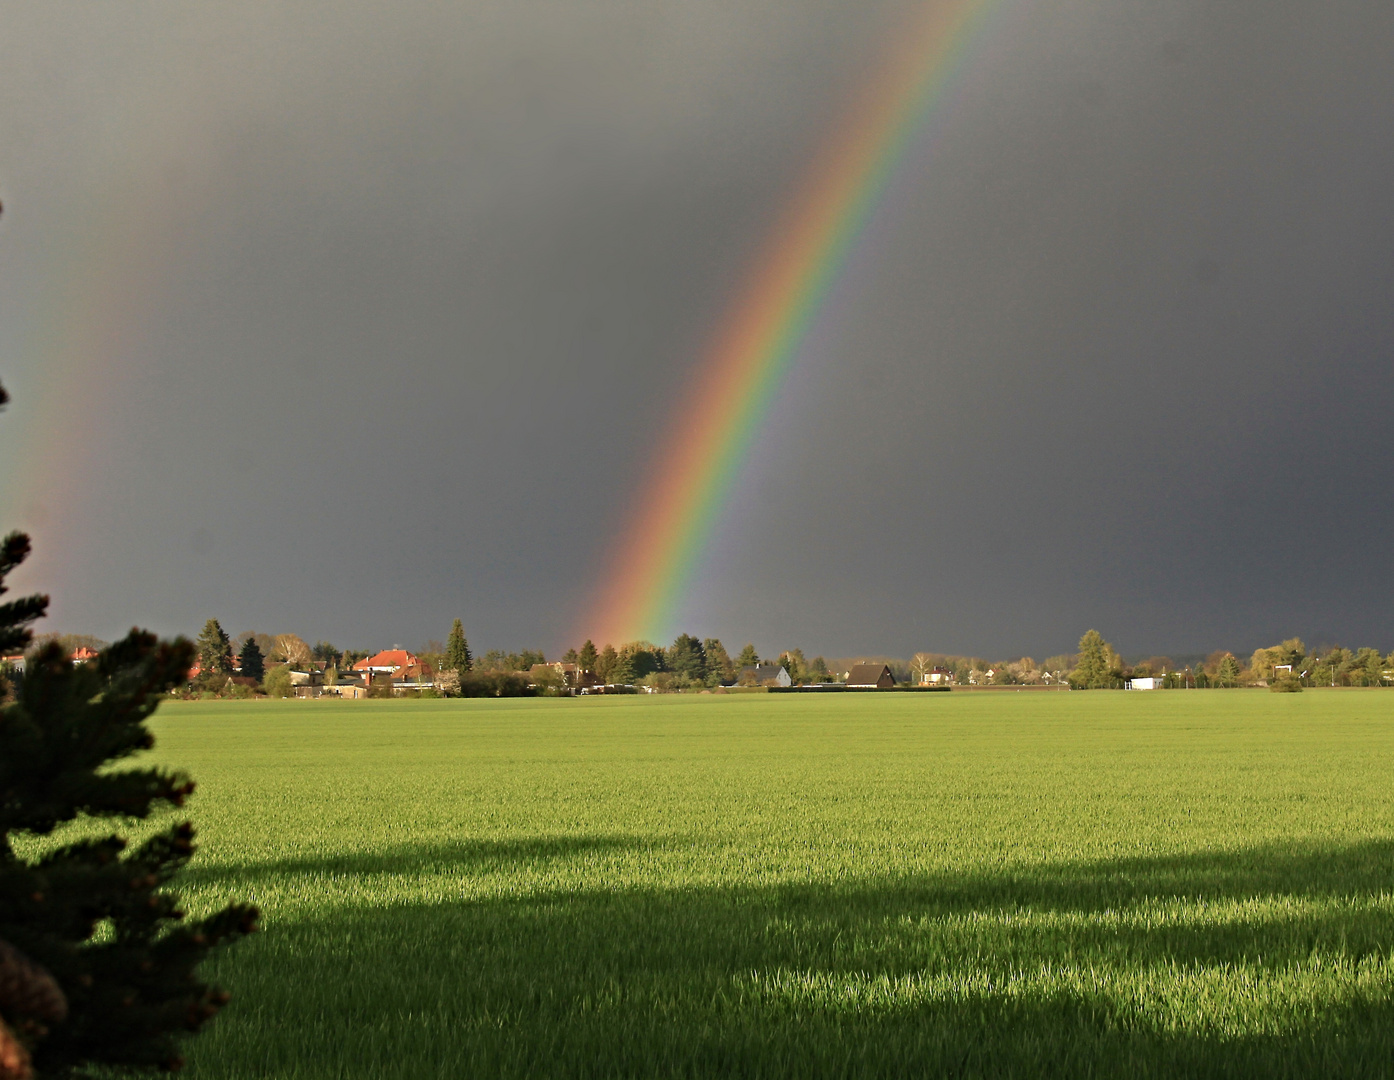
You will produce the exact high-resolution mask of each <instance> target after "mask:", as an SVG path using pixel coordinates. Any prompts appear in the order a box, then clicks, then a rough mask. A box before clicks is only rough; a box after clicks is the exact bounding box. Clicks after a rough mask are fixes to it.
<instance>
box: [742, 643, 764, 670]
mask: <svg viewBox="0 0 1394 1080" xmlns="http://www.w3.org/2000/svg"><path fill="white" fill-rule="evenodd" d="M759 663H760V654H759V653H757V652H756V651H755V646H754V645H752V644H750V642H746V645H745V648H744V649H742V650H741V654H740V656H738V657H736V670H737V671H740V669H741V668H745V667H754V666H756V665H757V664H759Z"/></svg>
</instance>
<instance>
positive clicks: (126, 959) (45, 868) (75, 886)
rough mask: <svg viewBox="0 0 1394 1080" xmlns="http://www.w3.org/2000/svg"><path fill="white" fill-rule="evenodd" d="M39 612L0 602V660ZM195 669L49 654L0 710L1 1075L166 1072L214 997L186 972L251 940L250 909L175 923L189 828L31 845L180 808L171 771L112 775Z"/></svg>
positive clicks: (182, 792) (180, 789)
mask: <svg viewBox="0 0 1394 1080" xmlns="http://www.w3.org/2000/svg"><path fill="white" fill-rule="evenodd" d="M3 393H4V392H3V391H0V403H3V400H4V396H3ZM28 552H29V540H28V538H27V537H25V536H23V535H21V534H18V533H14V534H11V535H10V536H9V537H7V538H6V539H5V540H4V542H3V544H0V593H3V592H4V591H5V589H4V585H3V583H2V582H3V578H4V576H5V575H6V574H7V573H9V571H11V570H12V569H14V567H16V566H18V565H19V564H20V563H21V562H23V560H24V558H25V556H26V555H27V554H28ZM47 603H48V599H47V597H43V596H30V597H26V598H24V599H22V600H17V601H13V602H11V603H8V604H5V605H3V606H0V650H3V651H6V652H8V651H10V650H16V651H17V650H22V649H23V648H24V647H25V646H27V645H28V644H29V641H30V632H29V630H28V624H29V623H30V622H32V621H33V620H34V619H36V618H38V617H39V616H41V615H42V614H43V613H44V610H45V609H46V607H47ZM213 626H216V621H215V620H210V627H213ZM205 629H206V630H207V629H209V627H206V628H205ZM218 629H219V632H221V628H218ZM215 639H216V635H211V636H210V644H213V643H214V640H215ZM225 640H226V638H225V637H224V638H223V639H222V641H225ZM219 644H220V643H219ZM221 655H222V654H219V653H217V652H210V660H212V661H213V662H214V663H215V664H216V663H219V661H220V657H221ZM193 660H194V648H193V646H192V645H190V644H189V642H187V641H185V640H182V639H180V640H175V641H172V642H162V641H158V640H156V638H155V637H154V635H152V634H148V633H145V632H144V631H140V630H132V631H131V633H130V634H129V635H127V637H126V638H125V639H124V640H122V641H119V642H117V643H116V644H114V645H112V646H109V647H108V648H106V649H105V650H103V651H102V653H101V654H100V655H99V656H98V657H97V659H95V660H93V661H91V662H89V663H87V664H83V665H80V666H74V665H73V664H72V663H70V662H69V660H68V657H67V653H66V652H65V650H64V649H63V648H62V647H61V646H60V645H58V644H57V643H50V644H49V645H46V646H44V647H43V648H41V649H40V650H39V651H38V652H37V653H36V654H35V655H34V656H33V657H31V658H30V659H29V661H28V663H27V665H26V673H25V679H24V684H23V687H22V688H21V689H20V690H19V693H18V695H17V698H16V700H15V701H13V702H11V703H10V704H8V705H6V706H4V707H3V708H2V709H0V943H3V945H0V966H3V968H4V981H5V983H6V989H7V993H6V994H5V995H4V1001H3V1005H0V1051H3V1052H4V1053H5V1055H6V1058H7V1059H8V1061H9V1064H10V1068H9V1075H12V1076H17V1077H22V1076H25V1075H27V1074H28V1073H29V1071H30V1067H29V1062H28V1061H27V1060H26V1059H27V1058H29V1057H30V1056H32V1066H33V1071H34V1073H35V1074H37V1075H41V1076H51V1077H56V1076H69V1075H72V1074H73V1073H75V1072H77V1071H78V1070H83V1071H85V1070H86V1068H87V1067H89V1066H97V1067H115V1068H120V1069H137V1070H150V1069H157V1068H163V1069H176V1068H178V1067H179V1065H180V1064H181V1063H182V1059H181V1058H180V1056H179V1053H178V1049H179V1045H178V1040H179V1036H180V1034H181V1033H184V1032H192V1031H197V1030H199V1028H201V1027H202V1026H203V1025H204V1024H205V1023H206V1022H207V1021H208V1020H209V1019H210V1018H211V1017H212V1016H213V1015H215V1014H216V1013H217V1012H218V1010H219V1009H220V1008H221V1007H222V1006H223V1004H225V1003H226V1001H227V995H226V994H224V993H223V992H222V991H220V990H218V989H217V988H215V987H211V986H208V985H206V984H204V983H203V982H201V981H200V980H199V979H198V977H197V975H196V971H197V968H198V965H199V964H200V963H201V962H202V961H203V959H204V958H205V957H206V956H207V954H208V951H209V949H211V948H212V947H213V946H214V945H216V944H218V943H219V942H221V941H226V940H229V939H231V938H235V937H237V936H239V935H241V934H245V933H248V932H250V931H251V930H253V929H255V923H256V919H257V911H256V909H255V908H252V907H246V906H242V905H232V906H229V907H227V908H224V909H223V910H222V911H219V912H216V913H215V914H213V915H210V916H208V917H206V918H204V919H200V920H197V921H193V922H185V921H184V913H183V912H182V911H180V910H179V907H178V901H177V898H176V896H175V895H174V894H173V893H171V892H169V891H168V890H167V889H166V888H165V886H166V885H168V883H169V881H170V879H171V878H172V877H173V876H174V875H175V874H176V873H177V872H178V871H179V870H180V869H181V868H182V867H183V866H184V865H185V864H186V863H187V862H188V860H189V857H190V856H191V855H192V854H193V850H194V845H193V838H194V830H193V827H192V826H191V825H189V824H188V823H187V822H185V823H182V824H176V825H172V826H170V827H169V828H167V829H165V830H163V831H161V832H158V833H156V834H155V835H153V836H152V837H150V839H148V840H146V841H145V842H144V843H143V844H141V845H140V846H139V847H137V848H136V849H135V850H133V851H128V850H127V845H126V841H125V839H123V838H122V837H120V836H118V835H106V836H101V835H91V834H89V835H87V836H85V837H84V838H81V839H77V840H74V841H72V842H70V843H66V844H63V845H61V846H58V847H56V848H50V849H49V850H48V851H47V852H44V853H39V852H35V850H34V844H33V843H32V841H33V840H34V839H35V838H42V837H46V836H49V835H51V834H52V833H53V832H54V831H55V830H57V829H59V828H61V827H62V826H64V825H67V824H68V823H70V822H72V821H74V820H76V819H77V818H79V817H82V818H84V819H85V820H86V821H88V822H94V821H99V820H101V819H111V818H119V819H123V820H128V819H131V818H145V817H148V816H149V815H150V813H151V812H152V811H154V810H156V809H158V808H161V807H166V806H182V805H183V804H184V800H185V799H186V798H187V797H188V795H189V794H190V793H191V792H192V791H193V789H194V785H193V783H192V781H190V780H189V779H188V777H186V776H185V775H183V774H182V773H177V772H170V771H168V770H165V769H160V768H134V769H133V768H126V767H123V768H120V769H112V768H111V765H112V764H114V763H116V762H120V761H123V760H125V759H128V758H130V757H131V756H132V755H134V754H136V753H139V752H141V751H143V750H148V749H149V748H150V747H151V746H152V745H153V744H154V740H153V738H152V737H151V735H150V732H149V731H148V730H147V728H146V726H145V721H146V720H147V719H148V718H149V717H150V715H151V713H153V712H154V711H155V708H156V706H157V705H158V704H159V702H160V699H161V697H162V696H163V695H164V694H165V693H166V692H167V691H168V690H169V689H170V688H172V687H173V686H175V685H177V684H179V683H182V682H183V681H184V680H185V678H186V677H187V674H188V671H189V667H190V665H191V664H192V663H193ZM229 667H230V663H229ZM17 841H18V843H17ZM19 988H27V989H26V990H25V992H24V993H15V992H13V991H16V990H17V989H19ZM46 1025H48V1026H46Z"/></svg>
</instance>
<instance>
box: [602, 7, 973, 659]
mask: <svg viewBox="0 0 1394 1080" xmlns="http://www.w3.org/2000/svg"><path fill="white" fill-rule="evenodd" d="M994 3H995V0H940V2H932V3H931V4H930V5H929V7H928V10H927V11H926V12H925V14H924V17H923V18H922V19H921V20H920V21H919V23H918V24H917V25H916V26H915V27H914V28H913V31H912V32H911V33H910V34H908V35H907V36H905V37H904V38H902V39H901V41H900V42H899V43H898V44H897V46H896V48H895V49H894V51H893V54H892V56H891V58H890V60H889V62H888V63H887V64H886V65H885V66H884V67H883V68H882V69H881V72H880V73H879V77H878V78H877V79H876V80H875V81H874V83H873V84H872V86H871V87H870V89H869V91H868V93H866V94H865V95H864V97H863V99H862V102H861V104H860V106H859V107H858V108H856V109H854V110H853V111H852V114H851V116H850V118H849V120H848V122H847V123H845V124H844V125H843V127H842V128H841V130H840V131H839V133H838V135H837V137H835V138H834V139H832V140H831V142H830V143H829V145H828V147H827V148H826V150H825V152H824V153H823V154H822V155H821V156H820V157H819V158H818V159H817V160H816V161H815V162H814V165H813V167H812V168H811V169H810V171H809V174H808V177H807V179H806V180H805V182H804V184H803V185H802V187H801V189H800V191H799V193H798V196H797V198H796V199H795V201H794V202H793V204H792V206H791V208H790V211H789V212H788V213H787V214H786V215H785V216H784V218H783V219H782V220H781V222H780V223H779V224H778V225H777V227H776V228H775V229H774V230H773V232H772V234H771V236H770V238H769V240H768V242H767V244H766V247H765V250H764V253H763V255H762V257H761V258H759V259H758V260H757V262H756V264H755V267H754V273H753V274H752V275H751V278H750V280H749V282H748V287H747V288H746V289H745V290H744V291H743V292H742V293H741V295H740V298H739V299H738V301H737V302H736V303H735V304H734V305H733V306H732V308H731V310H730V311H729V312H728V313H727V317H726V319H725V320H724V322H723V324H722V326H721V328H720V330H719V332H718V334H717V335H716V339H715V341H714V344H713V347H712V348H711V350H710V352H709V354H708V356H707V358H706V359H705V360H704V361H703V362H702V364H701V366H700V367H699V370H698V373H697V377H696V380H695V382H694V384H693V386H692V387H691V388H690V390H689V392H688V393H687V394H685V395H684V408H683V411H682V412H681V413H680V414H679V416H678V417H677V422H676V424H675V426H674V428H673V431H672V434H671V436H670V437H669V439H668V441H667V444H666V445H665V446H664V447H663V448H662V450H661V451H660V452H659V454H658V455H657V457H656V458H655V467H654V470H653V473H652V475H651V477H650V479H649V481H648V483H647V485H646V487H645V489H644V494H643V497H642V498H641V500H640V502H639V504H638V507H637V510H636V512H635V514H634V518H633V520H632V521H631V522H630V525H629V528H628V529H627V531H626V533H625V534H624V537H623V539H622V543H621V545H620V547H619V549H618V551H617V553H616V556H615V559H614V564H613V567H612V568H611V570H610V574H609V577H608V583H607V585H606V588H605V592H604V594H603V596H602V599H601V604H600V606H599V610H598V611H597V612H596V613H594V615H593V617H592V618H591V620H590V621H589V624H588V627H587V632H588V634H589V635H590V636H592V637H593V638H595V640H597V641H599V642H605V641H612V642H616V643H618V642H622V641H632V640H636V639H649V640H653V641H663V640H666V637H667V635H668V634H669V633H670V632H672V631H673V630H675V629H676V627H675V625H674V623H675V619H676V618H677V617H678V616H679V615H680V614H681V606H682V604H683V602H684V601H685V599H686V595H687V591H688V588H689V586H690V584H691V581H692V578H693V575H694V574H695V572H696V570H697V567H698V565H699V562H700V560H701V557H702V554H703V552H704V551H705V549H706V546H707V542H708V540H709V539H710V537H711V535H712V531H713V530H714V528H715V527H716V524H717V522H718V520H719V519H720V516H721V512H722V510H723V509H724V507H725V505H726V504H727V502H728V501H729V499H730V497H731V495H732V493H733V492H734V490H735V487H736V484H737V482H738V480H739V477H740V474H741V471H742V468H743V467H744V465H745V463H746V460H747V458H748V457H749V454H750V450H751V447H752V446H753V445H754V443H755V440H756V438H757V437H758V436H759V434H760V432H761V430H762V429H763V426H764V422H765V419H766V417H767V416H768V415H769V411H770V406H771V405H772V404H773V401H774V398H775V395H776V393H777V391H778V390H779V388H780V386H781V385H783V383H784V381H785V378H786V376H787V375H788V373H789V371H790V368H791V367H792V365H793V363H794V360H795V359H796V357H797V355H798V352H799V347H800V345H801V344H802V343H803V342H804V340H805V339H806V338H807V337H808V334H809V332H810V330H811V329H812V327H813V324H814V322H815V320H816V318H817V316H818V312H819V310H820V309H821V307H822V305H823V303H824V301H825V300H826V299H827V297H828V294H829V293H830V291H831V290H832V288H833V286H834V284H835V283H836V281H837V279H838V276H839V274H840V273H841V271H842V269H843V267H844V266H845V265H846V263H847V260H848V258H849V256H850V255H851V253H852V250H853V248H854V247H855V245H856V242H857V238H858V237H859V236H860V235H861V233H862V231H863V230H864V229H865V227H866V225H867V223H868V222H869V221H870V219H871V217H872V214H873V213H874V212H875V210H876V207H877V205H878V204H879V202H880V201H881V198H882V196H883V194H884V193H885V191H886V188H887V185H888V184H889V182H890V179H891V174H892V173H893V172H894V170H895V167H896V165H897V164H898V163H899V162H900V160H901V159H902V158H903V157H904V156H905V153H906V150H907V149H908V148H909V146H910V145H911V143H912V142H913V140H914V137H915V135H916V133H917V132H918V131H919V129H920V128H921V126H922V124H923V122H924V120H925V119H926V118H927V116H928V114H929V113H930V112H931V111H932V110H933V109H934V106H935V105H936V104H937V103H938V102H939V101H940V100H941V97H942V92H943V89H944V86H945V84H946V82H947V81H948V77H949V75H950V74H951V73H952V72H953V71H954V69H955V67H956V60H957V59H958V57H959V55H960V54H961V53H962V51H963V48H964V46H965V45H966V43H967V42H968V41H969V40H970V39H971V38H972V36H973V33H974V31H975V29H976V28H977V27H978V26H979V25H980V24H981V23H982V21H983V19H984V17H985V15H986V14H987V12H988V11H989V10H990V9H991V8H992V7H993V6H994Z"/></svg>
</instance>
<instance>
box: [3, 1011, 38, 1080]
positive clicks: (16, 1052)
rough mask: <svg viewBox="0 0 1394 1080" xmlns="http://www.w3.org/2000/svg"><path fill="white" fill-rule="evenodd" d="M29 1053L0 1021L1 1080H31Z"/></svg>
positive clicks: (32, 1071)
mask: <svg viewBox="0 0 1394 1080" xmlns="http://www.w3.org/2000/svg"><path fill="white" fill-rule="evenodd" d="M33 1075H34V1070H33V1068H32V1067H30V1064H29V1051H28V1050H26V1049H24V1044H23V1043H21V1042H20V1041H19V1040H18V1039H16V1038H15V1037H14V1034H13V1033H12V1032H11V1031H10V1029H9V1028H7V1027H6V1026H5V1022H4V1021H3V1020H0V1080H31V1078H32V1077H33Z"/></svg>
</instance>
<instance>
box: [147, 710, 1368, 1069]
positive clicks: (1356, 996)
mask: <svg viewBox="0 0 1394 1080" xmlns="http://www.w3.org/2000/svg"><path fill="white" fill-rule="evenodd" d="M155 726H156V730H157V733H158V736H159V739H160V743H159V747H158V749H157V751H156V753H157V755H158V756H160V757H161V758H162V759H164V760H166V761H168V762H171V763H174V764H178V765H179V766H181V767H185V768H188V769H189V770H191V771H192V772H193V773H194V775H195V776H196V777H197V779H198V780H199V782H200V788H199V794H198V796H197V797H196V799H195V801H194V803H193V807H192V812H193V815H194V817H195V819H196V821H197V823H198V824H199V826H200V829H201V832H202V839H203V842H204V847H203V849H202V851H201V853H200V855H199V857H198V858H197V859H196V861H195V865H194V869H193V870H192V871H191V873H190V875H189V879H188V892H189V895H190V899H191V901H192V904H191V906H192V907H193V908H194V909H199V908H201V907H206V906H209V905H212V904H215V903H218V902H221V901H224V900H225V899H228V898H233V897H242V898H247V897H250V898H254V899H255V901H256V902H257V903H259V904H260V905H261V906H262V907H263V909H264V911H265V913H266V919H265V923H266V933H265V934H263V935H259V936H258V937H257V938H254V939H253V940H251V941H249V942H247V943H245V944H244V945H241V946H239V947H237V948H236V949H234V950H232V951H229V952H228V953H226V954H225V955H224V956H222V957H221V958H219V960H218V961H217V962H216V964H215V974H216V977H217V978H218V979H219V980H220V981H222V982H223V983H224V985H226V986H228V987H229V988H230V989H231V990H232V991H233V993H234V995H235V996H234V1000H233V1004H232V1005H231V1006H230V1007H229V1008H228V1010H227V1011H226V1012H225V1013H224V1014H223V1016H222V1017H220V1018H219V1020H218V1021H217V1022H216V1023H215V1024H214V1025H213V1026H212V1027H211V1028H210V1029H209V1031H208V1032H207V1033H206V1034H205V1035H203V1036H201V1037H200V1038H198V1039H197V1040H195V1041H194V1042H193V1043H191V1045H190V1069H189V1072H190V1074H191V1075H193V1076H195V1077H199V1078H214V1077H216V1078H233V1077H238V1078H242V1077H266V1076H275V1077H316V1078H318V1077H350V1076H374V1077H376V1076H382V1077H403V1078H406V1077H413V1078H420V1077H437V1076H439V1077H464V1076H484V1075H500V1074H502V1075H513V1076H521V1075H545V1076H597V1077H599V1076H653V1075H674V1076H716V1075H719V1076H801V1077H802V1076H862V1075H885V1076H903V1075H907V1074H911V1073H920V1074H931V1075H935V1074H943V1075H955V1076H960V1075H961V1076H975V1075H976V1076H1012V1075H1016V1076H1041V1075H1056V1076H1088V1075H1105V1076H1121V1075H1127V1076H1129V1077H1140V1076H1174V1075H1214V1076H1234V1075H1248V1076H1265V1077H1266V1076H1275V1075H1317V1074H1322V1075H1351V1076H1355V1075H1369V1076H1384V1075H1390V1074H1391V1073H1394V805H1391V793H1392V792H1394V784H1391V765H1394V693H1391V692H1387V691H1378V690H1376V691H1325V692H1323V691H1315V692H1311V691H1309V692H1308V693H1305V694H1298V695H1277V694H1269V693H1266V692H1261V691H1259V692H1247V691H1206V692H1190V693H1187V692H1169V693H1154V694H1122V693H1111V694H1110V693H1096V694H1012V693H1004V694H987V693H982V694H971V693H960V694H953V693H951V694H937V695H837V696H829V697H826V698H820V697H813V696H801V695H786V696H772V695H771V696H765V695H759V696H744V697H735V696H732V697H725V698H723V697H719V696H707V697H688V696H684V697H665V698H619V699H613V698H612V699H582V700H577V701H567V700H529V701H506V700H505V701H455V702H425V701H423V702H347V703H329V702H301V701H290V702H284V703H277V704H271V703H267V702H252V703H242V704H226V703H207V704H189V705H180V704H174V705H170V706H168V707H166V708H164V709H162V710H161V712H160V714H159V717H158V719H157V721H156V725H155Z"/></svg>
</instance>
